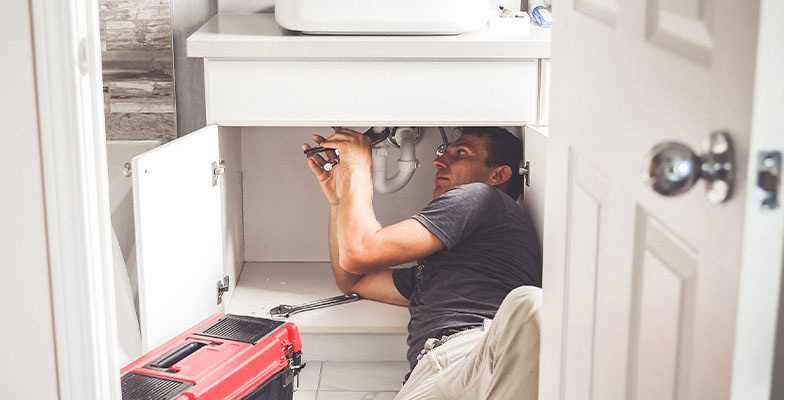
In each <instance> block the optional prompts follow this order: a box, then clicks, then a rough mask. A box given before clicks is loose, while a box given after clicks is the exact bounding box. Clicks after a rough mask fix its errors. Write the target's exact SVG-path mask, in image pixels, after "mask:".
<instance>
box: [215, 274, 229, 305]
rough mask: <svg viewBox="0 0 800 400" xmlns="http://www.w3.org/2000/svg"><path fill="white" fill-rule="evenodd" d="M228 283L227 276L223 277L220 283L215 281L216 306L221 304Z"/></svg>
mask: <svg viewBox="0 0 800 400" xmlns="http://www.w3.org/2000/svg"><path fill="white" fill-rule="evenodd" d="M229 283H230V278H229V277H228V275H225V277H224V278H222V280H221V281H217V305H220V304H221V303H222V295H223V294H224V293H225V292H227V291H228V290H229V288H230V286H229Z"/></svg>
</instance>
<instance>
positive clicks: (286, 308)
mask: <svg viewBox="0 0 800 400" xmlns="http://www.w3.org/2000/svg"><path fill="white" fill-rule="evenodd" d="M356 300H361V296H359V295H358V294H356V293H350V294H345V295H342V296H336V297H328V298H327V299H320V300H314V301H310V302H308V303H303V304H295V305H289V304H281V305H279V306H276V307H273V308H272V309H271V310H269V315H270V316H272V317H276V318H289V316H291V315H292V314H297V313H299V312H303V311H309V310H317V309H320V308H326V307H331V306H336V305H339V304H345V303H351V302H354V301H356Z"/></svg>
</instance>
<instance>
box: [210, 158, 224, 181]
mask: <svg viewBox="0 0 800 400" xmlns="http://www.w3.org/2000/svg"><path fill="white" fill-rule="evenodd" d="M222 175H225V160H220V161H219V162H217V161H214V162H213V163H211V186H217V182H219V177H220V176H222Z"/></svg>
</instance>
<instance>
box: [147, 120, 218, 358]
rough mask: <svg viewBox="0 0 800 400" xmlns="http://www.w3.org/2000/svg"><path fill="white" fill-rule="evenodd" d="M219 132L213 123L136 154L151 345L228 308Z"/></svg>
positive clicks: (159, 342)
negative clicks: (216, 171) (216, 177)
mask: <svg viewBox="0 0 800 400" xmlns="http://www.w3.org/2000/svg"><path fill="white" fill-rule="evenodd" d="M215 161H219V134H218V130H217V127H216V126H208V127H205V128H203V129H200V130H199V131H196V132H193V133H191V134H189V135H186V136H184V137H181V138H179V139H177V140H175V141H173V142H170V143H168V144H166V145H163V146H161V147H158V148H156V149H154V150H152V151H149V152H147V153H144V154H142V155H140V156H138V157H136V158H134V159H133V171H134V175H133V185H134V186H133V195H134V218H135V221H136V245H137V260H138V273H139V315H140V318H141V329H142V345H143V347H144V351H145V352H146V351H149V350H151V349H153V348H154V347H156V346H158V345H160V344H161V343H163V342H164V341H166V340H168V339H171V338H172V337H173V336H174V335H176V334H178V333H180V332H182V331H184V330H185V329H186V328H187V327H189V326H192V325H193V324H195V323H197V321H200V320H202V319H203V318H206V317H207V316H208V315H209V314H211V313H214V312H219V311H221V310H222V306H221V305H217V295H216V294H217V281H219V280H220V279H221V278H222V268H223V267H222V266H223V258H222V256H223V254H222V225H221V197H220V187H221V185H220V184H219V183H218V184H216V185H212V175H213V174H212V172H213V167H212V163H213V162H215Z"/></svg>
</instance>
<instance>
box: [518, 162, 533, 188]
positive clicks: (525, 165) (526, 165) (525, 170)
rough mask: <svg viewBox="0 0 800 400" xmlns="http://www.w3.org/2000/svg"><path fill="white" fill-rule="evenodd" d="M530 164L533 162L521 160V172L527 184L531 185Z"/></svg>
mask: <svg viewBox="0 0 800 400" xmlns="http://www.w3.org/2000/svg"><path fill="white" fill-rule="evenodd" d="M530 165H531V163H530V162H528V161H525V160H520V162H519V174H520V175H522V176H524V177H525V186H530V185H531V181H530V175H531V174H530Z"/></svg>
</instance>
